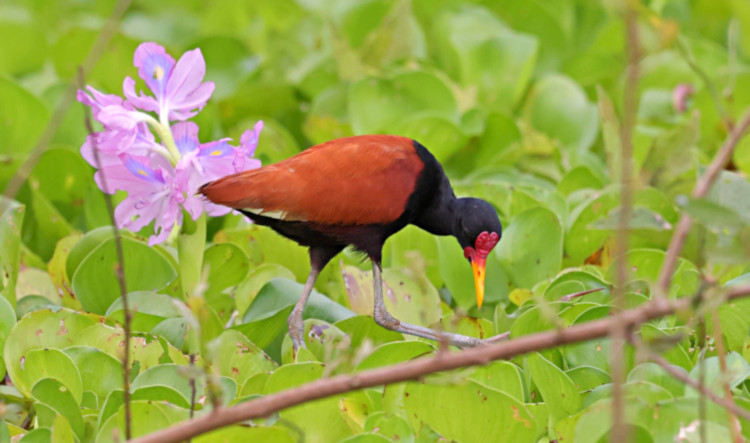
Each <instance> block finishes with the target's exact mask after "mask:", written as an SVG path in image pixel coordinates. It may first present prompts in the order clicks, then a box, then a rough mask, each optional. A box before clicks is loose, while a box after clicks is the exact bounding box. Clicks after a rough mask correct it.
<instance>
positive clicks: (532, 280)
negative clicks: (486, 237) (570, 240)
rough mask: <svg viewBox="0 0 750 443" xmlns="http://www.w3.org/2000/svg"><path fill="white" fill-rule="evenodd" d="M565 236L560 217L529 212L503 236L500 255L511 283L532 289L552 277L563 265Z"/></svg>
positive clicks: (540, 209) (539, 211) (537, 210)
mask: <svg viewBox="0 0 750 443" xmlns="http://www.w3.org/2000/svg"><path fill="white" fill-rule="evenodd" d="M562 246H563V232H562V226H561V225H560V221H559V220H558V218H557V216H556V215H555V214H554V213H553V212H552V211H550V210H548V209H544V208H535V209H530V210H528V211H526V212H523V213H522V214H520V215H519V216H518V217H516V218H515V219H514V220H513V223H512V224H511V225H510V226H509V227H508V228H507V229H506V230H505V232H504V233H503V238H502V240H501V241H500V244H499V245H498V247H497V255H498V257H499V258H500V263H501V264H502V266H503V269H504V270H505V271H506V273H507V274H508V280H509V281H510V282H511V283H512V284H513V285H514V286H516V287H519V288H526V289H530V288H532V287H533V286H534V285H535V284H537V283H538V282H540V281H542V280H544V279H546V278H549V277H552V276H554V275H555V274H557V272H558V271H559V270H560V267H561V265H562Z"/></svg>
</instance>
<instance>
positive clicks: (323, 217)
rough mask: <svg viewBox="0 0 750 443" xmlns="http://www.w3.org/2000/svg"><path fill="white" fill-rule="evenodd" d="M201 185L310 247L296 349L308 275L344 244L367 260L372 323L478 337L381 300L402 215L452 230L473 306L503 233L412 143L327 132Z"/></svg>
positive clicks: (294, 319) (295, 323)
mask: <svg viewBox="0 0 750 443" xmlns="http://www.w3.org/2000/svg"><path fill="white" fill-rule="evenodd" d="M200 192H201V193H202V194H203V195H204V196H206V197H207V198H208V199H209V200H211V201H212V202H214V203H218V204H221V205H225V206H229V207H231V208H234V209H236V210H238V211H240V212H242V213H243V214H245V215H246V216H247V217H249V218H250V219H252V220H253V221H254V222H255V223H257V224H259V225H265V226H269V227H270V228H271V229H273V230H275V231H276V232H278V233H279V234H281V235H283V236H285V237H288V238H290V239H292V240H294V241H296V242H297V243H299V244H300V245H304V246H308V247H309V248H310V251H309V252H310V267H311V269H310V275H309V276H308V278H307V282H306V283H305V287H304V289H303V292H302V296H301V297H300V299H299V301H298V302H297V304H296V305H295V307H294V309H293V310H292V313H291V315H290V316H289V320H288V323H289V334H290V335H291V337H292V341H293V342H294V349H295V351H296V350H297V349H299V347H300V346H304V338H303V334H304V332H303V321H302V310H303V309H304V306H305V303H306V302H307V298H308V297H309V295H310V292H311V291H312V289H313V286H314V284H315V280H316V278H317V277H318V274H319V273H320V271H321V270H322V269H323V267H325V265H326V264H327V263H328V261H330V260H331V259H332V258H333V257H334V256H335V255H336V254H338V253H339V252H341V250H342V249H344V248H345V247H346V246H347V245H353V246H354V247H355V248H356V249H358V250H359V251H362V252H364V253H365V254H367V256H368V257H369V258H370V260H371V261H372V269H373V278H374V284H375V307H374V317H375V321H376V322H377V323H378V324H379V325H381V326H383V327H385V328H388V329H391V330H394V331H398V332H401V333H406V334H412V335H417V336H420V337H425V338H428V339H432V340H437V341H441V340H442V341H446V342H448V343H450V344H453V345H455V346H459V347H466V346H474V345H477V344H479V342H480V341H479V340H478V339H476V338H473V337H467V336H463V335H458V334H452V333H446V332H437V331H434V330H432V329H429V328H425V327H422V326H417V325H412V324H408V323H404V322H401V321H399V320H397V319H395V318H393V317H392V316H391V315H390V314H389V313H388V311H387V310H386V308H385V304H384V302H383V284H382V278H381V265H380V261H381V254H382V248H383V244H384V243H385V241H386V239H387V238H388V237H389V236H391V235H392V234H394V233H395V232H397V231H399V230H400V229H402V228H403V227H404V226H406V225H407V224H409V223H411V224H414V225H416V226H418V227H420V228H422V229H424V230H426V231H428V232H430V233H432V234H435V235H452V236H454V237H456V239H458V242H459V244H460V245H461V247H462V248H463V249H464V256H465V257H466V258H467V259H468V260H469V261H470V262H471V266H472V269H473V271H474V283H475V288H476V295H477V304H478V305H479V306H482V300H483V298H484V275H485V260H486V258H487V255H488V254H489V252H490V251H491V250H492V248H493V247H494V246H495V244H497V242H498V240H499V239H500V235H501V234H502V226H501V224H500V220H499V219H498V217H497V213H496V212H495V209H494V208H493V207H492V205H490V204H489V203H487V202H486V201H484V200H479V199H476V198H456V196H455V195H454V193H453V189H452V188H451V185H450V183H449V181H448V178H447V177H446V176H445V173H444V172H443V168H442V166H440V163H438V161H437V160H436V159H435V157H434V156H433V155H432V154H430V152H429V151H428V150H427V149H426V148H425V147H424V146H422V145H421V144H419V143H418V142H416V141H414V140H411V139H408V138H405V137H398V136H391V135H362V136H356V137H347V138H341V139H337V140H332V141H329V142H326V143H322V144H319V145H317V146H313V147H312V148H309V149H307V150H306V151H303V152H301V153H299V154H297V155H295V156H293V157H291V158H288V159H286V160H283V161H281V162H279V163H276V164H272V165H269V166H265V167H263V168H260V169H254V170H250V171H245V172H240V173H238V174H233V175H229V176H226V177H224V178H221V179H219V180H216V181H213V182H210V183H207V184H205V185H203V187H201V190H200Z"/></svg>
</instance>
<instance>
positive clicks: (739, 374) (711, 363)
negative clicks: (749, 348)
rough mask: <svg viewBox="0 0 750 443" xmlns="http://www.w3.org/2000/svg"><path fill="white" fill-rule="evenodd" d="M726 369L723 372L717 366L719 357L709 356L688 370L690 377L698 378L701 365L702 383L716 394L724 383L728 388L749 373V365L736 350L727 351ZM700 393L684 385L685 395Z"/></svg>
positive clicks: (720, 392) (722, 387)
mask: <svg viewBox="0 0 750 443" xmlns="http://www.w3.org/2000/svg"><path fill="white" fill-rule="evenodd" d="M726 361H727V370H726V372H723V371H722V370H721V368H720V366H719V357H709V358H707V359H705V360H703V361H702V362H698V364H696V365H695V367H693V369H692V370H691V371H690V378H692V379H693V380H700V371H701V366H703V371H704V374H705V376H704V378H703V379H702V382H703V385H704V386H706V387H707V388H709V389H711V390H712V391H713V392H714V393H715V394H716V395H722V392H723V389H724V383H727V384H728V385H729V387H730V388H734V387H736V386H737V385H738V384H740V383H742V382H743V381H744V380H745V379H746V378H747V377H748V375H750V365H748V363H747V362H746V361H745V359H744V358H742V356H741V355H740V354H738V353H736V352H729V353H727V355H726ZM700 395H701V394H700V393H699V392H698V391H696V390H695V389H693V388H691V387H689V386H685V397H698V396H700Z"/></svg>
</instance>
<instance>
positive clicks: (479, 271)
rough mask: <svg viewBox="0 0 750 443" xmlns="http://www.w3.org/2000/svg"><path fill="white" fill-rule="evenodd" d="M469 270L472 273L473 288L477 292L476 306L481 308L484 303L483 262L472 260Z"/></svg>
mask: <svg viewBox="0 0 750 443" xmlns="http://www.w3.org/2000/svg"><path fill="white" fill-rule="evenodd" d="M471 270H472V271H473V272H474V288H475V289H476V291H477V306H478V307H480V308H481V307H482V302H483V301H484V273H485V260H484V259H483V258H482V259H474V260H472V261H471Z"/></svg>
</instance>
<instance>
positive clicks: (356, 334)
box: [334, 315, 404, 349]
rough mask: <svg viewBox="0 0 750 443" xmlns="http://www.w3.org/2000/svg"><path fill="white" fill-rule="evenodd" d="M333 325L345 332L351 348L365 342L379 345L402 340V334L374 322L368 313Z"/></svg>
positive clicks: (355, 347) (370, 344)
mask: <svg viewBox="0 0 750 443" xmlns="http://www.w3.org/2000/svg"><path fill="white" fill-rule="evenodd" d="M334 326H336V327H337V328H339V329H340V330H341V331H342V332H344V333H346V335H348V336H349V339H350V340H351V347H352V349H357V348H359V347H360V346H362V345H363V344H364V343H365V342H367V343H369V345H368V346H373V347H375V346H379V345H382V344H384V343H388V342H393V341H402V340H403V339H404V335H403V334H401V333H400V332H396V331H391V330H389V329H386V328H384V327H382V326H380V325H379V324H377V323H375V319H373V318H372V316H370V315H357V316H355V317H349V318H345V319H343V320H339V321H337V322H336V323H334Z"/></svg>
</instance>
